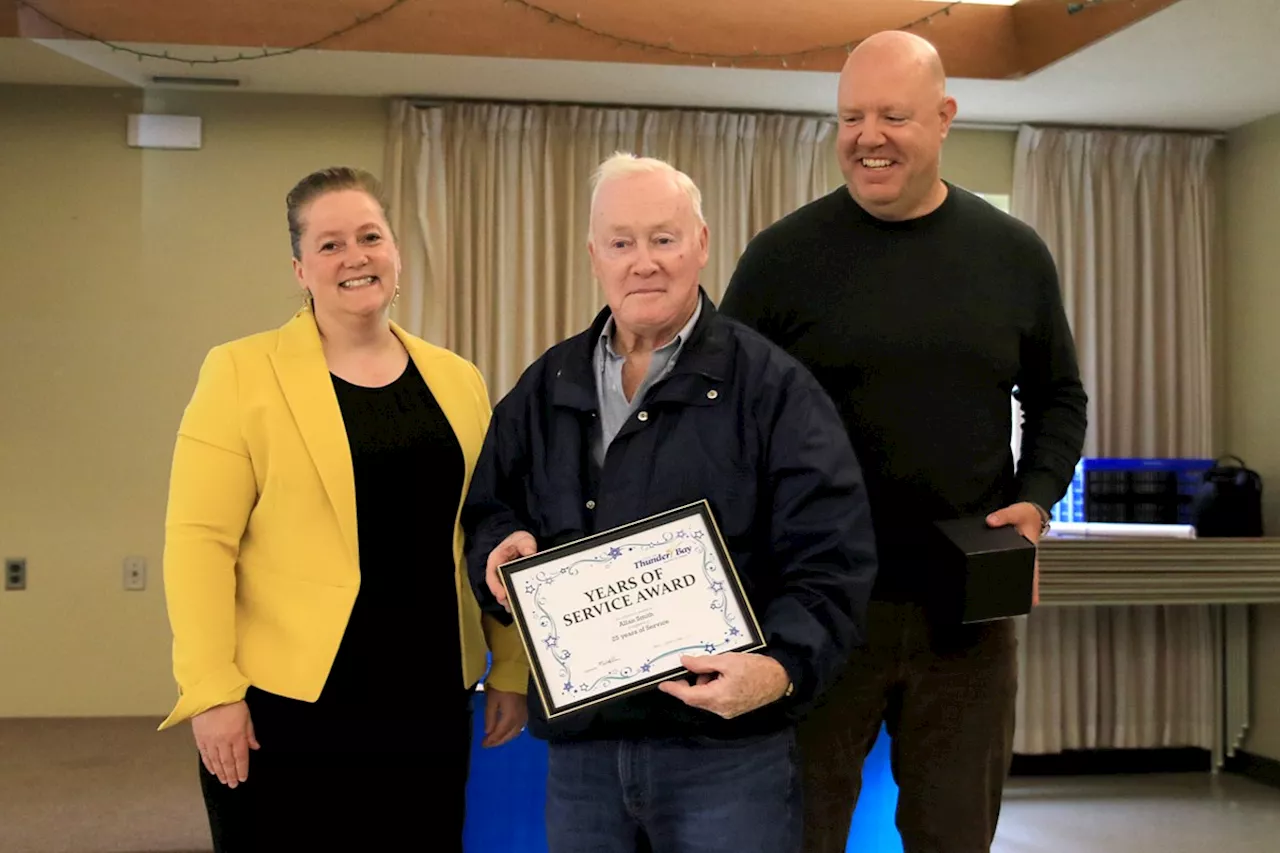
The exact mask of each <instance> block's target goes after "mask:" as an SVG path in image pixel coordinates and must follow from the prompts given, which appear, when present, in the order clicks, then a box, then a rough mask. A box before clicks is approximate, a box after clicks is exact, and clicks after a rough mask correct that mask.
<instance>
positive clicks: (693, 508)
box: [498, 499, 765, 720]
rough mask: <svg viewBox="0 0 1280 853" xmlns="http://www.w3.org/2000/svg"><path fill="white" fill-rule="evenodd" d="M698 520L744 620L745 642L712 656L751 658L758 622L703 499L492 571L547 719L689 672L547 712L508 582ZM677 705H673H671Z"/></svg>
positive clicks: (543, 681)
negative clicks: (676, 523)
mask: <svg viewBox="0 0 1280 853" xmlns="http://www.w3.org/2000/svg"><path fill="white" fill-rule="evenodd" d="M695 516H700V517H701V518H702V520H703V522H704V523H705V524H706V527H707V530H709V531H710V532H711V544H712V547H713V548H714V549H715V553H716V556H717V557H719V558H720V565H721V566H722V567H723V569H724V576H725V581H726V588H727V590H728V593H729V594H730V595H731V596H732V597H733V599H734V601H735V602H736V603H737V605H738V609H739V611H740V612H742V613H743V615H744V616H745V617H746V622H747V624H746V626H745V627H746V630H745V631H744V633H745V634H746V636H745V637H744V638H743V640H742V642H741V643H739V644H738V645H736V646H733V647H731V648H726V649H724V650H723V651H717V652H714V653H713V654H723V653H724V652H754V651H758V650H759V649H762V648H764V647H765V641H764V632H763V631H762V630H761V629H760V622H759V620H758V619H757V618H756V613H755V610H754V609H753V608H752V606H751V602H750V601H749V600H748V599H747V596H746V593H745V592H744V591H743V588H742V581H741V579H740V578H739V577H738V571H737V568H736V567H735V566H734V565H733V560H732V558H730V556H729V550H728V548H727V547H725V544H724V536H723V535H722V534H721V532H720V525H718V524H717V523H716V519H715V514H714V513H712V512H711V504H710V503H708V502H707V500H706V499H703V500H700V501H695V502H694V503H691V504H686V505H685V506H681V507H676V508H675V509H670V510H666V511H665V512H661V513H658V514H657V515H652V516H649V517H648V518H642V519H640V520H638V521H633V522H631V523H629V524H624V525H621V526H619V527H614V528H611V529H609V530H604V531H601V532H600V533H595V534H592V535H591V536H587V537H584V538H582V539H577V540H574V541H573V542H568V543H565V544H564V545H557V546H556V547H554V548H548V549H547V550H545V551H539V552H538V553H536V554H533V555H531V556H529V557H521V558H519V559H516V560H512V561H511V562H509V563H503V564H502V565H501V566H499V567H498V574H499V576H500V577H501V578H502V585H503V588H504V589H505V590H506V593H507V603H508V605H509V606H510V607H511V613H512V615H513V616H514V618H515V623H516V627H517V629H518V631H519V633H520V642H521V644H522V645H523V646H524V651H525V657H527V658H528V660H529V671H530V673H531V674H532V675H533V681H534V686H535V687H537V689H538V695H539V698H540V699H541V700H542V707H543V710H544V711H545V712H546V715H547V719H549V720H553V719H556V718H557V717H562V716H565V715H566V714H573V713H575V712H577V711H581V710H583V709H585V708H588V707H591V706H593V705H599V704H601V703H604V702H611V701H614V700H616V699H618V698H619V697H622V696H625V695H628V694H631V693H636V692H639V691H641V690H645V689H647V688H649V687H652V686H653V685H655V684H658V683H660V682H663V681H670V680H671V679H673V678H678V677H680V676H682V675H687V674H689V670H688V669H686V668H685V667H683V666H680V665H679V664H677V665H676V666H674V667H672V668H670V669H667V670H662V671H661V672H655V673H652V674H650V675H649V676H647V677H645V678H643V679H640V680H638V681H634V682H631V683H630V684H625V685H620V686H618V687H615V688H612V689H611V690H606V691H604V692H602V693H600V694H598V695H596V696H592V697H590V698H588V699H580V700H578V701H576V702H570V703H568V704H566V705H562V706H559V707H555V708H553V707H552V704H551V700H550V698H549V697H550V690H549V688H548V684H549V682H548V681H547V675H546V673H545V672H543V671H542V662H541V660H540V659H539V657H538V655H537V654H536V653H535V652H534V650H533V642H532V641H531V639H530V636H531V632H530V630H529V624H528V622H527V619H526V616H525V613H524V610H523V609H522V608H521V607H520V603H519V600H518V599H517V598H516V596H514V595H513V594H512V592H511V591H512V589H513V588H514V586H515V581H514V578H515V577H516V575H518V574H520V573H521V572H525V571H528V570H531V569H535V568H537V567H538V566H541V565H543V564H545V563H549V562H551V561H552V560H558V559H561V558H563V557H564V556H565V555H566V553H568V554H572V553H573V552H575V551H586V550H588V549H590V548H596V547H599V546H600V545H602V544H607V543H608V542H610V541H611V540H614V539H620V538H622V537H624V536H633V535H635V534H637V533H643V532H645V531H646V530H652V529H653V528H655V527H661V526H662V525H664V524H670V523H671V522H673V521H678V520H681V519H685V518H693V517H695ZM672 701H679V700H674V699H673V700H672Z"/></svg>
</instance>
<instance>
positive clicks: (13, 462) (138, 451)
mask: <svg viewBox="0 0 1280 853" xmlns="http://www.w3.org/2000/svg"><path fill="white" fill-rule="evenodd" d="M144 107H145V108H146V109H147V110H148V111H151V112H169V113H175V114H189V115H199V116H201V117H202V118H203V120H204V147H203V149H202V150H199V151H139V150H135V149H130V148H128V147H127V146H126V145H125V122H126V116H127V115H128V114H129V113H130V112H136V111H140V110H141V109H143V108H144ZM385 115H386V107H385V103H384V102H383V101H380V100H375V99H342V98H297V97H264V96H250V95H243V94H228V93H217V94H205V93H169V94H165V95H163V96H150V98H149V99H148V100H147V101H146V103H145V104H144V102H143V99H142V96H140V95H139V94H138V93H136V92H132V91H112V90H105V89H80V90H76V89H55V88H50V87H2V86H0V128H2V129H3V130H2V131H0V186H3V187H4V193H5V195H4V198H5V203H4V205H3V206H0V262H2V264H3V269H4V272H5V275H4V277H3V283H0V305H2V306H3V309H2V310H0V340H2V341H3V345H2V346H3V353H4V356H5V357H4V360H3V362H2V363H0V400H2V401H3V406H4V417H3V420H0V471H3V477H2V478H0V482H2V483H3V487H2V488H0V556H4V557H17V556H21V557H26V558H27V561H28V572H29V578H28V588H27V589H26V590H25V591H23V592H8V593H6V592H2V591H0V648H2V649H4V650H5V654H3V655H0V717H4V716H48V715H72V716H74V715H134V714H140V715H151V714H163V713H165V712H167V710H168V708H169V706H170V704H171V702H172V700H173V698H174V697H173V686H172V681H171V679H170V675H169V659H168V653H169V648H168V641H169V634H168V625H167V622H166V618H165V612H164V598H163V590H162V586H161V583H160V581H161V577H160V568H161V567H160V555H161V549H162V546H163V517H164V503H165V494H166V489H167V479H168V464H169V455H170V452H171V449H172V442H173V435H174V430H175V428H176V426H177V423H178V419H179V417H180V416H181V412H182V407H183V405H184V404H185V403H186V400H187V397H188V395H189V394H190V392H191V388H192V383H193V382H194V380H195V375H196V370H197V368H198V366H199V364H200V360H201V358H202V357H203V355H204V353H205V352H206V351H207V350H208V348H209V347H210V346H212V345H214V344H215V343H218V342H220V341H224V340H227V339H229V338H233V337H237V336H239V335H243V334H247V333H250V332H254V331H258V330H260V329H264V328H269V327H271V326H274V325H277V324H279V323H281V322H283V321H284V320H285V319H287V317H288V316H289V315H290V314H291V313H292V311H293V309H294V307H295V306H296V305H297V297H296V290H295V289H294V285H293V282H292V279H291V277H290V271H289V254H288V240H287V232H286V229H285V221H284V195H285V193H286V192H287V191H288V189H289V187H290V186H291V185H292V183H293V182H294V181H295V180H297V179H298V178H299V177H301V176H302V175H303V174H305V173H307V172H308V171H311V170H312V169H315V168H318V167H322V166H327V165H332V164H337V163H343V164H349V165H355V166H362V167H364V168H368V169H370V170H371V171H373V172H375V173H379V172H380V171H381V165H382V157H383V143H384V123H385ZM1012 152H1013V135H1012V134H1008V133H991V132H973V131H958V132H956V133H955V134H954V135H953V137H952V139H951V140H950V141H949V143H948V146H947V154H946V162H945V174H946V175H947V177H948V178H951V179H952V180H955V181H957V182H959V183H961V184H963V185H965V186H967V187H969V188H970V189H973V190H976V191H980V192H990V193H1008V192H1009V189H1010V186H1011V184H1012V169H1013V159H1012ZM128 555H141V556H143V557H145V558H146V559H147V565H148V575H149V578H148V585H147V589H146V590H145V591H142V592H126V591H124V589H123V585H122V571H123V570H122V565H121V564H122V561H123V559H124V558H125V557H126V556H128Z"/></svg>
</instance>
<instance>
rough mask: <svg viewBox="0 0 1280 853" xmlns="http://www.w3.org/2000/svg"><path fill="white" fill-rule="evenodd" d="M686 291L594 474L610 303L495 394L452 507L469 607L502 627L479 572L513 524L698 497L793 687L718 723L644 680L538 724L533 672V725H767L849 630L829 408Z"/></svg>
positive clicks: (852, 493)
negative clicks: (661, 375)
mask: <svg viewBox="0 0 1280 853" xmlns="http://www.w3.org/2000/svg"><path fill="white" fill-rule="evenodd" d="M701 298H702V300H703V306H702V316H701V317H699V319H698V322H697V324H696V325H695V327H694V329H693V332H692V333H691V335H690V337H689V341H688V342H687V343H686V344H685V345H684V348H683V350H682V351H681V353H680V356H679V358H678V359H677V361H676V364H675V366H674V368H673V370H672V371H671V373H670V374H669V375H668V376H667V377H666V378H665V379H664V380H662V381H660V382H658V383H656V384H655V385H654V386H653V387H652V388H651V389H650V390H649V392H648V394H647V395H646V397H645V400H644V401H643V404H642V405H641V407H640V410H638V411H637V412H636V413H635V414H633V415H632V416H631V418H630V419H629V420H628V421H627V423H626V424H624V425H623V427H622V429H621V430H620V431H619V432H618V435H617V437H616V438H615V439H614V440H613V442H612V444H610V445H609V449H608V452H607V453H606V455H605V459H604V465H603V469H601V467H600V466H598V465H597V464H596V463H595V460H594V458H593V456H592V453H591V434H592V433H591V431H592V429H593V428H598V425H597V424H596V423H595V420H596V418H597V417H598V411H597V409H598V405H597V402H596V401H597V397H596V384H595V378H594V374H593V366H592V365H593V362H592V355H593V353H594V350H595V346H596V343H597V341H598V340H599V337H600V332H601V330H602V329H603V328H604V325H605V322H606V320H607V319H608V317H609V311H608V309H605V310H604V311H602V312H601V313H600V315H599V316H598V317H597V318H596V320H595V322H594V323H593V324H592V326H591V328H590V329H589V330H588V331H586V332H583V333H581V334H579V335H576V336H574V337H572V338H569V339H568V340H566V341H564V342H562V343H560V344H558V345H556V346H554V347H552V348H551V349H550V350H548V351H547V352H546V353H545V354H544V355H543V356H542V357H541V358H539V359H538V360H537V361H536V362H534V364H533V365H532V366H530V367H529V368H528V370H527V371H525V373H524V375H523V376H521V378H520V380H519V382H518V383H517V384H516V387H515V388H514V389H512V391H511V392H510V393H509V394H508V395H507V396H506V397H504V398H503V399H502V400H501V401H500V402H499V403H498V405H497V406H496V407H495V408H494V413H493V420H492V422H491V424H490V426H489V431H488V434H487V435H486V437H485V442H484V447H483V449H482V450H481V453H480V458H479V461H478V462H477V466H476V470H475V473H474V475H473V478H472V482H471V487H470V491H469V493H468V496H467V500H466V503H465V505H464V507H463V512H462V523H463V529H464V531H465V533H466V537H467V561H468V569H469V573H470V577H471V582H472V586H473V588H474V589H475V592H476V596H477V598H478V599H479V601H480V604H481V607H483V608H484V609H485V610H486V611H487V612H489V613H492V614H494V615H495V616H497V617H498V618H500V619H502V620H503V621H504V622H506V623H509V621H510V616H509V615H508V614H507V613H506V611H505V610H504V609H503V608H502V607H501V605H499V604H498V603H497V602H496V601H495V600H494V598H493V596H492V595H491V594H490V593H489V591H488V587H487V585H486V583H485V577H484V575H485V564H486V562H487V560H488V556H489V552H490V551H492V550H493V548H494V547H496V546H497V545H498V544H499V543H500V542H501V541H502V540H503V539H505V538H506V537H507V536H508V535H510V534H511V533H514V532H516V531H518V530H526V531H528V532H529V533H531V534H533V536H534V538H535V539H536V540H537V543H538V547H539V549H545V548H548V547H554V546H556V545H561V544H564V543H566V542H571V541H573V540H575V539H580V538H582V537H584V536H588V535H591V534H593V533H596V532H599V531H602V530H607V529H610V528H612V527H617V526H619V525H623V524H627V523H630V522H633V521H636V520H639V519H642V518H646V517H648V516H651V515H656V514H657V513H660V512H663V511H665V510H669V509H674V508H676V507H680V506H684V505H687V504H690V503H695V502H698V501H700V500H703V499H706V500H707V502H708V503H709V504H710V506H711V510H712V512H713V514H714V516H715V519H716V522H717V524H718V525H719V527H720V532H721V535H722V536H723V538H724V541H725V544H726V547H727V548H728V550H729V554H730V557H731V558H732V560H733V564H734V566H735V568H736V569H737V572H738V575H739V577H740V578H741V581H742V585H743V587H744V590H745V592H746V594H747V596H748V598H749V599H750V601H751V605H752V608H753V609H754V610H755V612H756V615H757V618H758V619H759V621H760V626H761V628H762V630H763V632H764V635H765V641H766V643H767V648H766V649H765V650H763V653H764V654H768V655H770V656H772V657H774V658H775V659H777V660H778V661H779V663H781V664H782V665H783V667H784V668H785V669H786V670H787V673H788V674H789V675H790V676H791V680H792V683H793V685H794V687H795V690H794V692H793V694H792V695H791V696H790V697H787V698H785V699H782V700H779V701H778V702H775V703H773V704H771V705H767V706H765V707H764V708H762V709H758V710H756V711H753V712H750V713H747V714H744V715H742V716H740V717H737V718H735V719H732V720H724V719H722V718H721V717H719V716H717V715H715V714H712V713H710V712H707V711H703V710H700V709H697V708H692V707H689V706H687V705H685V704H684V703H683V702H681V701H679V700H678V699H675V698H674V697H672V696H668V695H666V694H665V693H662V692H661V691H658V690H657V689H656V688H651V689H648V690H644V691H639V692H637V693H635V694H631V695H630V696H628V697H626V698H623V699H619V700H616V701H614V702H612V703H608V704H604V705H601V706H597V707H596V708H594V709H587V710H584V711H581V712H579V713H576V714H571V715H565V716H564V717H561V718H558V719H556V720H554V721H548V720H547V719H546V717H545V711H544V709H543V707H542V702H541V700H540V699H539V698H538V695H537V692H536V690H535V689H534V688H533V685H532V683H531V684H530V692H529V698H530V701H529V730H530V732H531V733H532V734H534V735H535V736H537V737H541V738H545V739H550V740H559V739H581V738H595V737H618V738H642V737H661V736H687V735H706V736H710V737H740V736H746V735H749V734H757V733H763V732H765V731H770V730H775V729H777V728H780V727H783V726H785V725H788V724H790V722H792V721H793V720H794V719H796V718H797V717H798V716H799V715H800V714H802V713H803V712H804V711H805V710H806V709H807V708H808V707H810V706H811V704H812V702H813V700H814V699H816V698H817V697H818V696H819V695H820V694H821V693H822V692H823V691H824V690H825V689H826V688H827V687H828V686H829V685H830V683H831V682H832V680H833V678H834V677H835V676H836V675H837V674H838V673H839V671H840V670H841V668H842V666H843V664H844V662H845V660H846V659H847V657H848V655H849V653H850V651H851V650H852V649H853V648H855V647H856V646H858V645H860V644H861V643H862V642H863V641H864V638H865V630H866V625H865V619H866V606H867V600H868V598H869V597H870V593H871V587H872V585H873V583H874V579H875V568H876V562H875V542H874V534H873V533H872V527H871V515H870V511H869V508H868V506H867V501H866V492H865V490H864V487H863V481H862V474H861V471H860V469H859V467H858V462H857V459H856V457H855V456H854V452H853V448H852V445H851V444H850V442H849V438H848V436H847V434H846V432H845V429H844V426H843V424H842V422H841V420H840V415H839V414H838V412H837V411H836V408H835V405H834V404H833V403H832V401H831V399H830V398H829V397H828V396H827V394H826V392H825V391H823V389H822V388H821V386H820V385H819V384H818V383H817V381H816V380H815V379H814V378H813V377H812V376H811V375H810V374H809V373H808V371H807V370H806V369H805V368H804V367H802V366H801V365H800V363H799V362H798V361H796V360H795V359H793V358H792V357H791V356H789V355H787V354H786V353H785V352H783V351H782V350H781V349H780V348H778V347H776V346H775V345H774V344H772V343H770V342H769V341H768V340H766V339H765V338H764V337H763V336H761V335H759V334H758V333H756V332H755V331H753V330H751V329H749V328H747V327H746V326H744V325H742V324H740V323H738V322H737V321H736V320H732V319H730V318H728V317H726V316H725V315H723V314H721V313H719V312H718V311H717V310H716V309H715V306H714V305H713V304H712V303H711V301H710V299H708V298H707V296H706V294H705V293H703V294H702V296H701ZM713 391H714V392H715V393H710V392H713ZM641 413H643V415H644V417H643V418H642V417H641Z"/></svg>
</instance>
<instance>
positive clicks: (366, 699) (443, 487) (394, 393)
mask: <svg viewBox="0 0 1280 853" xmlns="http://www.w3.org/2000/svg"><path fill="white" fill-rule="evenodd" d="M333 386H334V390H335V392H336V393H337V397H338V405H339V408H340V409H341V411H342V419H343V422H344V424H345V426H346V432H347V439H348V441H349V443H350V446H351V458H352V463H353V466H354V475H355V491H356V523H357V529H358V531H359V548H360V591H359V594H358V595H357V597H356V602H355V606H354V608H353V609H352V612H351V618H350V621H349V622H348V624H347V627H346V631H345V633H344V635H343V639H342V644H341V646H340V648H339V650H338V654H337V658H336V659H335V661H334V664H333V667H332V669H331V671H330V674H329V677H328V679H327V680H326V682H325V685H324V689H323V691H322V692H321V694H320V697H319V699H318V700H317V701H315V702H314V703H309V702H302V701H298V700H294V699H288V698H285V697H282V696H277V695H274V694H270V693H266V692H264V691H261V690H258V689H256V688H252V687H251V688H250V689H249V692H248V694H247V695H246V697H245V701H246V702H247V703H248V705H249V712H250V715H251V718H252V720H253V726H254V733H255V735H256V737H257V739H258V742H259V744H261V749H259V750H256V751H251V752H250V757H249V780H248V781H247V782H246V783H244V784H243V785H240V786H238V787H236V788H235V789H234V790H232V789H230V788H228V787H226V786H224V785H223V784H221V783H220V782H219V781H218V780H217V778H216V777H214V776H212V775H210V774H209V773H208V771H206V770H205V769H204V768H203V765H202V766H201V771H200V775H201V785H202V789H203V791H204V797H205V803H206V806H207V808H208V812H209V818H210V824H211V828H212V831H213V836H214V844H215V849H216V850H218V851H225V853H239V852H240V851H242V850H274V849H281V850H284V849H316V850H320V849H323V850H342V849H353V850H355V849H373V848H372V847H369V845H377V844H381V843H394V844H395V845H397V846H395V849H406V850H408V849H418V848H421V849H430V850H459V851H460V850H461V849H462V841H461V838H462V826H463V817H464V812H465V809H464V805H465V786H466V778H467V770H468V758H469V755H470V748H471V711H470V708H471V693H470V691H468V690H464V689H463V688H462V651H461V648H460V641H459V637H458V633H459V631H458V628H459V626H458V599H457V594H456V591H455V587H454V563H453V534H454V518H455V515H456V513H457V509H458V502H459V500H460V498H461V490H462V483H463V479H464V470H463V468H464V461H463V456H462V450H461V447H460V446H459V444H458V441H457V437H456V436H455V435H454V433H453V430H452V428H451V427H450V425H449V422H448V420H447V419H446V418H445V416H444V412H443V411H442V410H441V409H440V406H439V404H438V403H437V402H436V399H435V397H434V396H433V395H432V394H431V391H430V389H429V388H428V387H427V384H426V382H425V381H424V380H423V378H422V375H421V374H420V373H419V372H418V370H417V368H416V367H415V365H414V363H413V361H412V360H410V361H409V363H408V365H407V367H406V368H405V371H404V373H403V374H402V375H401V376H400V377H399V378H398V379H396V380H395V381H394V382H392V383H391V384H389V385H386V386H383V387H380V388H366V387H362V386H358V385H353V384H351V383H349V382H346V381H344V380H342V379H340V378H338V377H336V376H334V377H333ZM392 709H397V715H396V716H394V717H393V716H391V711H392ZM309 845H318V846H309ZM384 849H390V848H384Z"/></svg>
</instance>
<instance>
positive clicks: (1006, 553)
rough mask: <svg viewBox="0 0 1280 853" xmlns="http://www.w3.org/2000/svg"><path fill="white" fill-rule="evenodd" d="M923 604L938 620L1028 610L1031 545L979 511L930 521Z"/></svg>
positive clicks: (999, 615)
mask: <svg viewBox="0 0 1280 853" xmlns="http://www.w3.org/2000/svg"><path fill="white" fill-rule="evenodd" d="M928 561H929V566H930V583H929V587H930V589H929V593H930V594H929V604H930V607H931V609H932V611H933V613H934V616H935V617H936V618H938V619H939V620H941V621H942V622H950V623H956V622H959V623H965V624H967V623H971V622H988V621H991V620H993V619H1007V618H1009V617H1012V616H1024V615H1026V614H1027V613H1030V612H1031V597H1032V587H1033V585H1034V583H1035V571H1036V546H1035V545H1034V544H1032V543H1031V542H1030V541H1029V540H1028V539H1027V538H1026V537H1025V536H1023V535H1022V534H1021V533H1019V532H1018V530H1017V528H1015V527H990V526H989V525H988V524H987V521H986V517H985V516H979V517H975V518H958V519H950V520H947V521H939V522H935V524H934V537H933V542H932V547H931V549H930V554H929V555H928Z"/></svg>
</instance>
